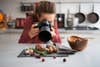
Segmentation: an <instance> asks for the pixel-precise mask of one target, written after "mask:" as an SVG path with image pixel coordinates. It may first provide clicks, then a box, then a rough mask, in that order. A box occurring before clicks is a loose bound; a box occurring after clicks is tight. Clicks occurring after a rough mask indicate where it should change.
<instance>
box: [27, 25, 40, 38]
mask: <svg viewBox="0 0 100 67" xmlns="http://www.w3.org/2000/svg"><path fill="white" fill-rule="evenodd" d="M36 26H37V24H33V25H32V26H31V29H30V31H29V36H30V37H31V38H33V37H35V36H37V35H38V33H39V28H36Z"/></svg>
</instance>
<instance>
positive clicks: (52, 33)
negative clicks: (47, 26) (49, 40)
mask: <svg viewBox="0 0 100 67" xmlns="http://www.w3.org/2000/svg"><path fill="white" fill-rule="evenodd" d="M51 35H52V37H54V36H56V33H55V29H54V28H53V27H51Z"/></svg>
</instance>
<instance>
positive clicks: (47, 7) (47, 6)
mask: <svg viewBox="0 0 100 67" xmlns="http://www.w3.org/2000/svg"><path fill="white" fill-rule="evenodd" d="M42 13H55V4H54V3H53V2H50V1H40V2H39V5H38V6H37V7H36V14H37V15H39V16H41V14H42Z"/></svg>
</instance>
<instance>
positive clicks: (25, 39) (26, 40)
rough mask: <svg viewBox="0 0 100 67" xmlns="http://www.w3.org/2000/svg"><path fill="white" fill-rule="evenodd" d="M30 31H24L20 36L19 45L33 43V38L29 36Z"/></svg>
mask: <svg viewBox="0 0 100 67" xmlns="http://www.w3.org/2000/svg"><path fill="white" fill-rule="evenodd" d="M28 33H29V30H24V31H23V32H22V34H21V36H20V39H19V43H32V38H30V36H29V35H28Z"/></svg>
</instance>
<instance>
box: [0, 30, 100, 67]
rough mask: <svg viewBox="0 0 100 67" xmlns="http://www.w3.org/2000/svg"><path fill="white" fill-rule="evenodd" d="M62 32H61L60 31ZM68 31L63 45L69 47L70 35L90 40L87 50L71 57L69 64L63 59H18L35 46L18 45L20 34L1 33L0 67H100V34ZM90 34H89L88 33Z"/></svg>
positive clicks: (63, 38) (68, 58)
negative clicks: (26, 49)
mask: <svg viewBox="0 0 100 67" xmlns="http://www.w3.org/2000/svg"><path fill="white" fill-rule="evenodd" d="M60 32H61V31H60ZM84 32H85V33H82V32H77V31H67V32H64V31H63V33H62V32H61V34H60V35H61V38H62V41H63V42H62V44H63V45H67V46H68V47H69V45H68V43H67V41H66V39H67V37H68V36H70V35H79V36H82V37H86V38H88V39H89V42H88V46H87V48H86V49H85V50H84V51H82V52H79V53H76V54H75V55H70V56H69V57H66V58H67V62H65V63H64V62H62V59H63V57H59V58H58V57H57V58H56V59H53V58H52V57H48V58H47V57H46V58H45V59H46V61H45V62H41V60H40V59H36V58H34V57H29V58H26V57H25V58H18V57H17V56H18V55H19V53H20V52H21V51H22V50H23V49H25V48H28V47H32V46H33V44H18V43H17V41H18V38H19V36H20V32H17V33H15V32H13V33H12V32H6V33H0V67H99V66H100V59H99V57H100V44H99V43H100V34H99V33H100V32H99V31H98V32H93V31H84ZM86 32H88V33H86Z"/></svg>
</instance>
